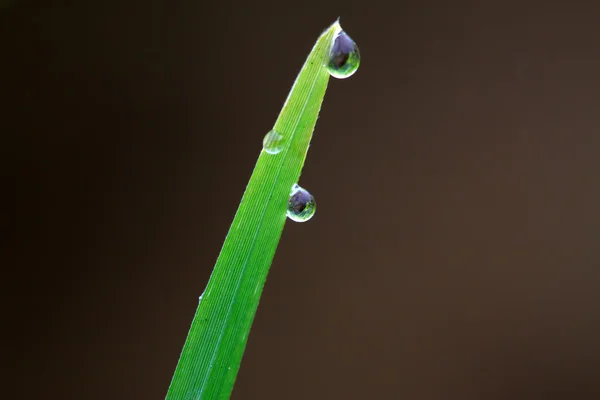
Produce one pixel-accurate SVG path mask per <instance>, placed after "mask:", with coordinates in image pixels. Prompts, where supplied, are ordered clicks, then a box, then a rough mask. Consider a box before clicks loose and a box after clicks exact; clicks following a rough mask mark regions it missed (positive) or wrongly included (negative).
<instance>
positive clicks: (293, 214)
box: [287, 184, 317, 222]
mask: <svg viewBox="0 0 600 400" xmlns="http://www.w3.org/2000/svg"><path fill="white" fill-rule="evenodd" d="M316 209H317V203H316V202H315V198H314V197H313V196H312V194H310V193H309V192H308V191H307V190H306V189H304V188H302V187H300V186H299V185H297V184H296V185H294V186H293V187H292V193H291V194H290V198H289V200H288V205H287V216H288V218H289V219H291V220H292V221H296V222H306V221H308V220H309V219H311V218H312V217H313V215H315V211H316Z"/></svg>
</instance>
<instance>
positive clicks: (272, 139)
mask: <svg viewBox="0 0 600 400" xmlns="http://www.w3.org/2000/svg"><path fill="white" fill-rule="evenodd" d="M283 142H284V140H283V135H281V134H279V132H277V131H276V130H275V129H273V130H271V131H269V133H267V134H266V135H265V138H264V139H263V150H264V151H266V152H267V153H269V154H277V153H279V152H280V151H281V150H283Z"/></svg>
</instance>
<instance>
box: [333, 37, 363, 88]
mask: <svg viewBox="0 0 600 400" xmlns="http://www.w3.org/2000/svg"><path fill="white" fill-rule="evenodd" d="M359 64H360V52H359V51H358V46H357V45H356V43H354V40H352V38H351V37H350V36H348V34H346V32H344V31H340V33H338V35H337V36H336V38H335V40H334V41H333V45H332V46H331V50H330V52H329V62H328V63H327V70H329V73H330V74H331V76H333V77H334V78H338V79H344V78H348V77H350V76H352V75H353V74H354V73H355V72H356V70H357V69H358V66H359Z"/></svg>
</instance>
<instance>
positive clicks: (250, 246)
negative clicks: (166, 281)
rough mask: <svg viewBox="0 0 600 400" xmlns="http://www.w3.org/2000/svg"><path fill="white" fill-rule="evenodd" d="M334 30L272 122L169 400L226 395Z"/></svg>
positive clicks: (314, 113) (322, 83)
mask: <svg viewBox="0 0 600 400" xmlns="http://www.w3.org/2000/svg"><path fill="white" fill-rule="evenodd" d="M340 31H341V27H340V25H339V23H338V22H337V21H336V22H335V23H334V24H333V25H331V26H330V27H329V28H328V29H327V30H325V32H323V34H322V35H321V36H320V37H319V39H318V40H317V42H316V44H315V46H314V47H313V49H312V51H311V53H310V54H309V55H308V58H307V59H306V62H305V63H304V66H303V67H302V70H301V71H300V73H299V74H298V77H297V78H296V82H295V83H294V86H293V87H292V89H291V91H290V94H289V95H288V98H287V100H286V102H285V104H284V106H283V109H282V110H281V113H280V114H279V117H278V118H277V121H276V122H275V126H274V129H275V130H276V131H277V132H278V133H279V134H280V135H282V136H283V149H282V150H281V152H279V153H278V154H269V153H267V152H265V151H264V150H262V151H261V153H260V156H259V158H258V161H257V163H256V166H255V168H254V172H253V173H252V177H251V178H250V181H249V183H248V186H247V187H246V191H245V193H244V196H243V198H242V201H241V203H240V206H239V208H238V211H237V213H236V215H235V218H234V220H233V223H232V225H231V228H230V229H229V233H228V234H227V237H226V239H225V243H224V244H223V248H222V249H221V253H220V255H219V258H218V260H217V263H216V265H215V268H214V270H213V273H212V275H211V277H210V280H209V282H208V286H207V288H206V291H205V292H204V294H203V295H202V298H201V300H200V303H199V305H198V308H197V310H196V314H195V316H194V319H193V321H192V326H191V328H190V331H189V333H188V337H187V340H186V342H185V345H184V347H183V351H182V353H181V356H180V359H179V363H178V364H177V368H176V370H175V374H174V376H173V380H172V382H171V385H170V387H169V391H168V393H167V397H166V398H167V399H168V400H175V399H177V400H179V399H185V400H191V399H194V400H195V399H211V400H212V399H228V398H229V396H230V394H231V391H232V388H233V384H234V382H235V378H236V375H237V372H238V369H239V366H240V362H241V359H242V356H243V353H244V349H245V347H246V341H247V339H248V335H249V333H250V328H251V325H252V321H253V319H254V316H255V314H256V309H257V307H258V303H259V300H260V295H261V293H262V289H263V286H264V284H265V281H266V278H267V273H268V272H269V267H270V265H271V261H272V260H273V256H274V254H275V250H276V248H277V244H278V242H279V239H280V237H281V232H282V230H283V226H284V223H285V221H286V207H287V201H288V198H289V195H290V191H291V189H292V185H293V184H295V183H297V182H298V179H299V177H300V173H301V170H302V166H303V165H304V160H305V158H306V153H307V151H308V147H309V143H310V140H311V137H312V133H313V130H314V127H315V123H316V121H317V118H318V115H319V110H320V108H321V103H322V101H323V97H324V95H325V90H326V88H327V82H328V81H329V72H328V71H327V68H326V67H325V66H326V64H327V61H328V56H329V51H330V48H331V45H332V42H333V40H334V38H335V37H336V35H337V34H338V33H339V32H340ZM267 131H268V129H265V134H266V133H267ZM261 139H262V137H260V138H259V137H257V146H258V145H259V143H260V140H261Z"/></svg>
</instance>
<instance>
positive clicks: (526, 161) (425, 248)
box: [0, 0, 600, 399]
mask: <svg viewBox="0 0 600 400" xmlns="http://www.w3.org/2000/svg"><path fill="white" fill-rule="evenodd" d="M9 3H10V4H9ZM98 3H102V2H98ZM240 3H241V2H240ZM337 3H338V4H331V5H328V6H323V9H322V10H320V9H319V8H311V9H312V12H310V13H309V12H308V11H300V10H293V11H291V12H290V13H288V14H277V15H275V14H274V13H273V11H265V10H266V9H265V8H260V7H258V6H256V5H254V6H253V7H252V9H250V8H248V9H246V10H244V9H241V8H240V7H242V5H240V4H235V3H230V2H223V3H222V4H221V5H218V6H217V5H214V4H213V5H210V6H209V5H202V4H201V2H185V4H178V5H175V4H174V3H173V2H167V1H163V2H159V1H144V2H142V1H126V2H121V3H120V4H112V5H109V4H106V3H104V4H101V5H93V4H87V2H79V3H78V5H77V6H69V7H67V6H58V5H57V6H53V7H50V6H48V5H46V6H33V5H31V4H29V3H27V4H26V3H25V2H19V1H17V0H14V1H11V2H6V1H5V2H2V3H1V4H3V7H4V8H3V9H2V11H0V44H1V47H0V49H1V51H2V53H1V54H2V55H1V58H0V65H1V67H2V71H1V72H2V75H1V79H2V89H1V91H0V92H1V93H2V94H1V95H0V96H2V100H3V106H2V111H1V113H2V118H1V121H0V129H1V132H2V138H3V143H4V144H3V146H2V150H3V156H2V163H3V173H4V174H8V179H7V180H6V182H7V186H5V191H3V193H4V197H5V200H8V207H7V208H5V211H6V213H5V215H6V218H5V226H6V227H7V228H8V231H9V234H10V235H9V237H10V238H11V240H9V241H8V242H6V243H7V246H6V248H7V250H8V252H5V255H6V256H7V257H6V262H3V267H4V277H3V278H2V286H3V290H2V292H3V297H4V298H5V300H4V301H3V303H4V306H3V309H4V323H3V326H4V327H3V330H4V333H5V334H7V338H6V339H5V341H4V345H5V347H6V348H5V351H4V354H5V355H4V361H5V362H4V364H5V365H6V366H7V367H8V370H9V373H8V383H7V384H5V385H4V389H3V390H8V391H9V392H10V391H12V390H16V389H18V388H19V386H20V385H23V384H24V385H25V386H24V388H21V389H20V390H22V391H21V394H20V395H18V396H16V397H13V398H29V399H34V398H35V399H59V398H60V399H160V398H163V397H164V395H165V393H166V390H167V388H168V385H169V382H170V379H171V375H172V372H173V370H174V368H175V365H176V363H177V359H178V356H179V352H180V350H181V347H182V345H183V342H184V339H185V336H186V334H187V330H188V327H189V324H190V322H191V319H192V315H193V313H194V310H195V308H196V304H197V301H198V296H199V295H200V293H201V292H202V290H203V288H204V285H205V284H206V282H207V280H208V277H209V274H210V271H211V269H212V266H213V264H214V261H215V259H216V257H217V255H218V252H219V250H220V246H221V243H222V240H223V239H224V237H225V234H226V232H227V229H228V227H229V224H230V222H231V220H232V218H233V215H234V212H235V210H236V207H237V204H238V202H239V200H240V198H241V195H242V193H243V190H244V188H245V184H246V182H247V180H248V178H249V176H250V173H251V171H252V168H253V166H254V163H255V161H256V158H257V156H258V153H259V151H260V148H261V147H260V146H261V140H262V137H263V135H264V134H265V133H266V132H267V131H268V130H269V129H270V128H271V126H272V124H273V122H274V121H275V118H276V117H277V114H278V112H279V109H280V107H281V105H282V104H283V101H284V100H285V97H286V95H287V93H288V91H289V89H290V87H291V85H292V83H293V81H294V79H295V77H296V74H297V72H298V70H299V68H300V67H301V65H302V62H303V61H304V58H305V57H306V55H307V54H308V52H309V51H310V49H311V47H312V45H313V43H314V41H315V40H316V38H317V36H318V35H319V34H320V32H321V31H322V30H323V29H324V28H325V27H327V26H328V25H329V24H330V23H331V22H333V21H334V20H335V19H336V18H337V17H338V16H340V15H341V16H342V20H341V21H342V25H343V26H344V28H345V29H346V30H347V31H348V33H349V34H350V35H351V36H352V37H353V38H354V39H355V40H356V41H357V43H358V45H359V46H360V49H361V53H362V65H361V67H360V69H359V71H358V72H357V74H356V75H355V76H353V77H352V78H350V79H348V80H345V81H338V80H333V81H331V83H330V86H329V90H328V93H327V96H326V99H325V103H324V106H323V109H322V114H321V118H320V119H319V122H318V124H317V129H316V132H315V137H314V139H313V143H312V147H311V150H310V152H309V155H308V160H307V164H306V167H305V169H304V173H303V175H302V180H301V184H302V185H303V186H305V187H306V188H308V189H309V190H310V191H311V192H312V193H313V194H314V195H315V197H316V198H317V202H318V211H317V214H316V217H315V218H314V219H313V220H311V221H310V222H309V223H306V224H296V223H291V222H288V223H287V224H286V229H285V231H284V235H283V239H282V241H281V244H280V247H279V250H278V252H277V255H276V257H275V261H274V264H273V267H272V269H271V274H270V277H269V280H268V282H267V285H266V288H265V292H264V295H263V298H262V302H261V306H260V308H259V311H258V314H257V318H256V320H255V324H254V328H253V330H252V334H251V336H250V340H249V344H248V348H247V351H246V355H245V357H244V360H243V363H242V368H241V371H240V375H239V377H238V381H237V384H236V388H235V390H234V395H233V399H551V398H556V399H559V398H562V399H582V398H598V397H600V340H599V338H600V272H599V267H600V248H599V245H598V241H599V239H600V212H599V205H600V186H599V184H598V176H599V171H600V157H599V153H600V135H599V133H598V132H599V128H600V113H599V112H598V107H599V105H600V79H599V74H600V72H599V71H600V50H599V46H598V43H599V41H600V28H599V25H598V21H599V20H600V12H599V11H598V7H596V8H593V7H592V6H588V7H586V8H584V7H578V6H575V5H569V6H560V7H559V6H553V5H551V4H546V5H543V6H541V5H538V4H534V2H530V3H531V4H528V2H520V3H519V4H507V3H506V2H500V1H499V2H486V5H485V6H484V5H481V4H479V3H483V2H469V3H473V4H469V3H467V2H452V4H451V5H445V4H446V3H448V2H442V1H440V2H437V3H439V4H436V3H433V2H431V3H430V4H421V3H420V2H413V3H407V2H397V3H396V4H395V5H394V6H384V5H379V6H377V5H376V4H375V3H373V2H369V1H363V2H356V4H351V3H348V2H346V3H345V4H342V3H340V2H337ZM564 3H565V4H566V3H567V2H564ZM7 4H9V5H8V6H7ZM448 4H450V3H448ZM305 6H307V5H306V4H305ZM307 8H308V7H307ZM5 374H6V373H3V375H5ZM5 378H6V376H5Z"/></svg>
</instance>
